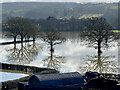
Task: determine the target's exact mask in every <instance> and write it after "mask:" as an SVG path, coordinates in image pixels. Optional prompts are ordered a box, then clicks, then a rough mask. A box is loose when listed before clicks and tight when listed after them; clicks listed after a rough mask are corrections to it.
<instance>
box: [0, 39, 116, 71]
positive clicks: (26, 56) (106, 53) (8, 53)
mask: <svg viewBox="0 0 120 90" xmlns="http://www.w3.org/2000/svg"><path fill="white" fill-rule="evenodd" d="M10 40H11V41H12V39H2V42H5V41H10ZM117 44H118V42H112V43H111V47H110V48H108V49H104V48H102V54H101V55H100V56H98V54H97V49H96V48H94V47H92V46H91V47H88V44H86V41H83V42H81V41H79V40H75V39H67V41H66V42H64V43H62V44H58V45H55V46H54V54H53V57H54V58H53V60H50V59H49V58H48V57H49V56H50V46H49V45H48V44H47V43H46V42H43V41H41V40H40V39H37V40H36V42H35V43H33V42H29V43H28V42H27V43H23V44H16V45H13V44H11V45H2V46H0V56H1V57H0V62H4V63H12V64H22V65H30V66H37V67H49V68H54V69H57V70H59V71H60V72H74V71H78V72H80V73H84V72H86V71H90V70H91V71H98V72H103V73H118V46H117Z"/></svg>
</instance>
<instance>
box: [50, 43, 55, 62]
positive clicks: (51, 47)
mask: <svg viewBox="0 0 120 90" xmlns="http://www.w3.org/2000/svg"><path fill="white" fill-rule="evenodd" d="M53 52H54V49H53V42H52V41H51V43H50V59H51V60H53Z"/></svg>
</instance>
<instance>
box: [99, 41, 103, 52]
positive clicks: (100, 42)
mask: <svg viewBox="0 0 120 90" xmlns="http://www.w3.org/2000/svg"><path fill="white" fill-rule="evenodd" d="M101 53H102V51H101V41H98V54H101Z"/></svg>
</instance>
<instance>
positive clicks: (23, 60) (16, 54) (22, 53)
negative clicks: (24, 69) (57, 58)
mask: <svg viewBox="0 0 120 90" xmlns="http://www.w3.org/2000/svg"><path fill="white" fill-rule="evenodd" d="M41 49H42V47H41V45H37V44H36V43H35V42H33V44H29V43H24V44H23V43H21V45H20V47H17V46H16V44H14V47H13V48H10V49H7V51H8V52H9V55H8V56H7V57H8V61H9V62H10V63H17V64H29V63H30V62H31V61H33V60H34V59H35V57H36V56H37V55H38V51H39V50H41Z"/></svg>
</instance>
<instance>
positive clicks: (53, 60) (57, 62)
mask: <svg viewBox="0 0 120 90" xmlns="http://www.w3.org/2000/svg"><path fill="white" fill-rule="evenodd" d="M64 58H65V57H63V56H58V55H55V53H54V49H52V50H51V49H50V53H49V56H48V58H46V59H44V60H42V61H43V63H44V66H47V68H53V69H57V70H58V69H60V68H61V64H63V63H65V62H64Z"/></svg>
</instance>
